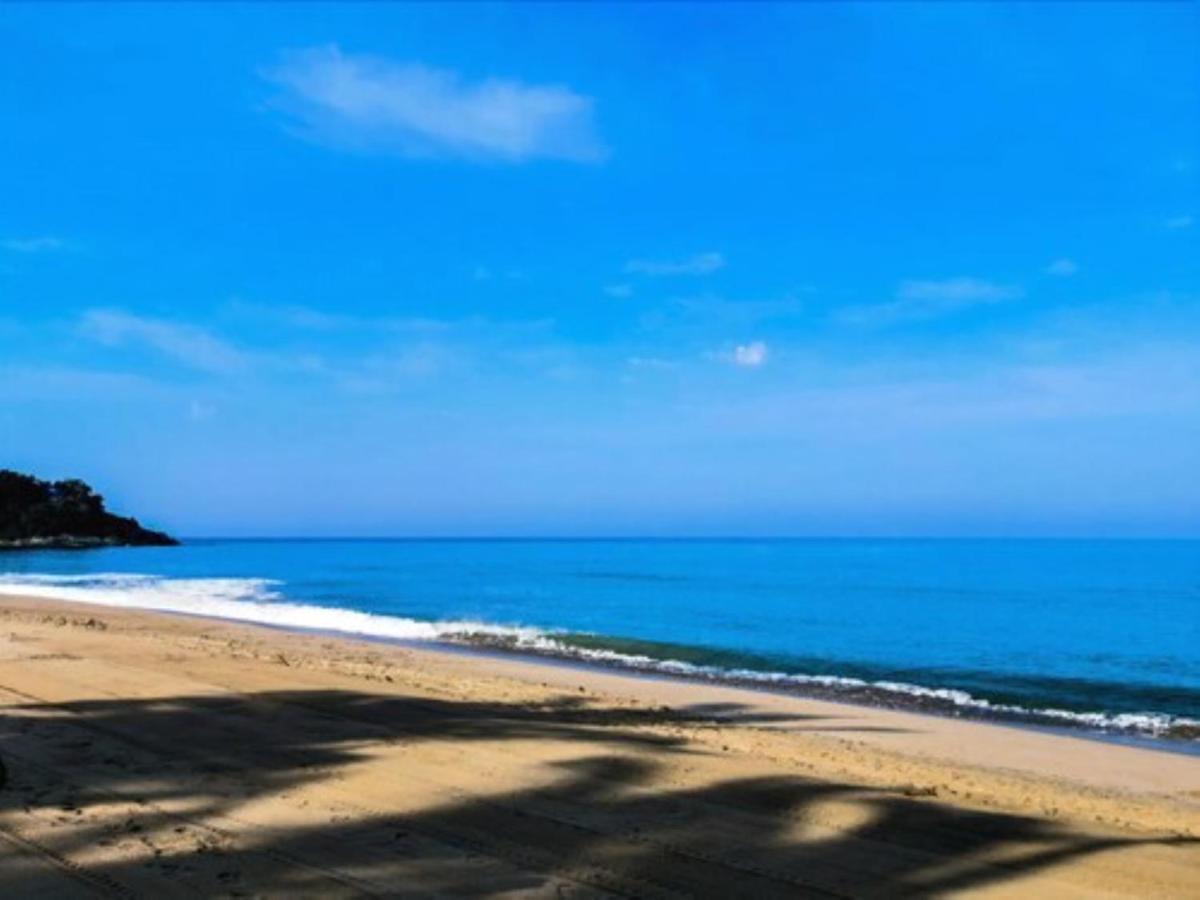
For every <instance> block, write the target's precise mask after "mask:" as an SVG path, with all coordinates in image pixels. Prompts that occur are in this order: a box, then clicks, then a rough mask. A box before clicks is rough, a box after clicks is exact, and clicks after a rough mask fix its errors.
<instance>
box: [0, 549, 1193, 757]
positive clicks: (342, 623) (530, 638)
mask: <svg viewBox="0 0 1200 900" xmlns="http://www.w3.org/2000/svg"><path fill="white" fill-rule="evenodd" d="M279 584H280V583H279V582H277V581H271V580H269V579H264V578H161V577H158V576H155V575H138V574H122V573H100V574H91V575H44V574H24V573H5V574H0V594H9V595H18V596H28V597H45V598H47V599H60V600H71V601H74V602H76V603H92V604H97V605H102V606H115V607H123V608H127V609H148V610H158V611H163V612H177V613H185V614H187V615H195V616H207V617H210V618H217V619H229V620H232V621H238V622H253V623H256V624H262V625H273V626H278V627H282V628H297V629H307V630H314V631H326V632H339V633H342V634H353V635H363V636H369V637H377V638H387V639H391V640H402V641H443V642H454V643H463V644H476V645H478V644H485V645H490V646H502V647H505V648H509V649H513V650H518V651H526V652H529V653H537V654H543V655H550V656H555V657H559V658H564V659H575V660H581V661H585V662H593V663H601V664H605V665H612V666H619V667H621V668H626V669H635V670H638V671H643V672H653V673H658V674H663V675H678V676H683V677H687V678H702V679H705V680H710V681H725V682H728V681H737V682H742V683H752V684H762V685H764V686H773V687H784V688H786V687H789V686H790V687H798V688H803V687H806V686H808V687H811V686H817V687H823V688H828V689H832V690H838V689H841V690H850V691H873V692H880V693H891V694H896V695H900V696H907V697H915V698H920V699H923V700H931V701H935V702H937V703H940V704H945V705H946V706H948V707H952V708H959V709H964V710H974V711H977V712H979V713H983V714H1001V715H1009V716H1018V717H1038V718H1043V719H1049V720H1052V721H1060V722H1063V723H1066V724H1074V725H1082V726H1085V727H1089V728H1097V729H1103V730H1117V731H1133V732H1140V733H1142V734H1151V735H1162V734H1166V733H1168V732H1169V731H1172V730H1174V729H1177V728H1184V727H1186V728H1200V720H1196V719H1188V718H1183V717H1180V716H1171V715H1167V714H1165V713H1157V712H1140V713H1104V712H1075V711H1072V710H1065V709H1054V708H1039V709H1030V708H1026V707H1022V706H1016V705H1008V704H1000V703H992V702H990V701H988V700H986V699H983V698H980V697H975V696H973V695H971V694H969V693H968V692H966V691H962V690H956V689H953V688H931V687H924V686H922V685H916V684H906V683H904V682H895V681H866V680H863V679H860V678H845V677H841V676H836V675H803V674H792V673H786V672H763V671H758V670H753V669H724V668H720V667H717V666H704V665H697V664H694V663H688V662H683V661H681V660H674V659H658V658H655V657H651V656H645V655H643V654H634V653H621V652H618V651H615V650H605V649H598V648H592V647H579V646H575V645H574V644H571V643H568V642H566V641H564V640H563V639H562V637H563V635H562V633H561V632H554V631H549V630H546V629H541V628H532V627H522V626H511V625H495V624H490V623H486V622H475V621H468V620H449V621H422V620H420V619H410V618H405V617H403V616H392V615H378V614H375V613H367V612H360V611H358V610H353V609H342V608H338V607H328V606H316V605H312V604H305V603H292V602H289V601H287V600H285V599H283V595H282V594H281V593H280V592H279V591H278V590H277V589H276V588H277V587H278V586H279Z"/></svg>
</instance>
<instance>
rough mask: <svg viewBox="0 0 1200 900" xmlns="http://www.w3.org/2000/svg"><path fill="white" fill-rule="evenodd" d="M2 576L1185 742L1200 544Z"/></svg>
mask: <svg viewBox="0 0 1200 900" xmlns="http://www.w3.org/2000/svg"><path fill="white" fill-rule="evenodd" d="M0 573H2V574H0V591H3V592H7V593H19V594H26V595H42V596H54V597H62V598H64V599H71V600H76V601H83V602H95V603H104V604H110V605H116V606H125V607H135V608H146V609H162V610H170V611H175V612H184V613H190V614H197V615H208V616H216V617H220V618H229V619H238V620H244V621H253V622H260V623H263V624H268V625H277V626H281V627H291V628H309V629H319V630H327V631H332V632H342V633H349V634H362V635H368V636H373V637H380V638H390V639H400V640H417V641H436V642H439V643H446V642H449V643H460V644H469V645H471V646H483V647H491V648H496V649H502V650H505V651H510V652H511V651H516V652H527V653H535V654H539V655H543V656H552V657H556V658H561V659H574V660H581V661H587V662H593V663H600V664H605V665H614V666H620V667H624V668H632V669H635V670H638V671H642V672H650V673H662V674H678V675H684V676H687V677H691V678H702V679H713V680H720V681H728V682H734V683H739V684H746V685H751V686H762V687H770V688H772V689H782V690H789V691H796V692H800V693H806V694H810V695H817V696H823V697H828V698H830V699H844V700H851V701H857V702H866V703H872V704H882V705H889V706H903V707H910V708H918V709H924V710H928V711H932V712H940V713H945V714H951V715H971V716H979V717H988V718H1000V719H1006V720H1011V721H1019V722H1024V723H1029V724H1041V725H1051V726H1064V725H1065V726H1074V727H1081V728H1086V729H1092V730H1103V731H1106V732H1109V733H1113V734H1129V735H1138V736H1146V737H1157V738H1170V739H1175V740H1177V741H1186V742H1188V743H1189V744H1190V743H1192V742H1195V741H1196V740H1197V738H1198V737H1200V542H1197V541H1021V540H979V541H975V540H687V541H669V540H612V541H597V540H579V541H568V540H356V541H350V540H329V541H314V540H270V541H266V540H217V539H214V540H193V541H187V542H186V543H185V545H184V546H183V547H178V548H110V549H100V550H89V551H64V552H55V551H36V552H7V553H4V554H3V555H2V556H0Z"/></svg>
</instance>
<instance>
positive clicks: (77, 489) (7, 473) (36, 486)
mask: <svg viewBox="0 0 1200 900" xmlns="http://www.w3.org/2000/svg"><path fill="white" fill-rule="evenodd" d="M177 543H179V542H178V541H176V540H175V539H174V538H172V537H170V536H168V535H166V534H163V533H162V532H161V531H151V530H149V529H147V528H143V527H142V526H141V525H140V524H139V523H138V520H137V519H132V518H128V517H126V516H115V515H113V514H112V513H110V512H107V511H106V510H105V509H104V498H103V497H101V496H100V495H99V494H97V493H95V492H94V491H93V490H92V489H91V487H89V486H88V485H87V484H85V483H84V482H82V481H79V480H78V479H74V478H71V479H68V480H65V481H42V480H41V479H39V478H34V477H33V476H31V475H23V474H21V473H20V472H13V471H12V470H10V469H0V548H13V547H21V548H24V547H97V546H118V545H145V546H169V545H172V544H177Z"/></svg>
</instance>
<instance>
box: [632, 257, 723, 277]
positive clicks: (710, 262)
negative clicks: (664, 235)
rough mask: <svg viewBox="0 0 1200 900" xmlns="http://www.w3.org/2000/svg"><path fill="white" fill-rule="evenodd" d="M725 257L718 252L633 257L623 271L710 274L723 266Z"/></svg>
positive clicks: (657, 274) (635, 272)
mask: <svg viewBox="0 0 1200 900" xmlns="http://www.w3.org/2000/svg"><path fill="white" fill-rule="evenodd" d="M724 265H725V257H724V256H722V255H721V254H720V253H716V252H708V253H697V254H696V255H695V256H690V257H688V258H687V259H677V260H648V259H634V260H630V261H629V262H627V263H626V264H625V271H626V272H629V273H630V274H632V275H653V276H659V275H710V274H712V273H713V272H715V271H717V269H720V268H722V267H724Z"/></svg>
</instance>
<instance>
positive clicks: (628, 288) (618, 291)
mask: <svg viewBox="0 0 1200 900" xmlns="http://www.w3.org/2000/svg"><path fill="white" fill-rule="evenodd" d="M604 293H606V294H608V296H610V297H616V298H618V299H620V300H624V299H625V298H627V297H632V296H633V285H631V284H610V285H607V286H606V287H605V288H604Z"/></svg>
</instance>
